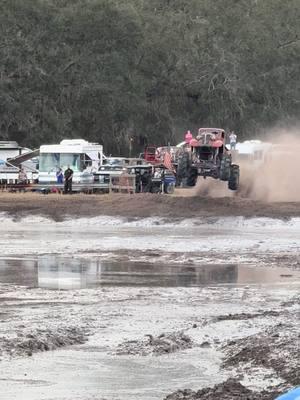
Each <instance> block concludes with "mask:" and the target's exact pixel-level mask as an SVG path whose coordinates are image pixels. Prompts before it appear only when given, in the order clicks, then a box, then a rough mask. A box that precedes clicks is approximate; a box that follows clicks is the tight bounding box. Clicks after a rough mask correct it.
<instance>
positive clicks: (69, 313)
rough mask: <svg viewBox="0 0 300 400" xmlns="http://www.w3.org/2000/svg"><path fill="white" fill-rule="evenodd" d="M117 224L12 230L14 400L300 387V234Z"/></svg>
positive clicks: (4, 334)
mask: <svg viewBox="0 0 300 400" xmlns="http://www.w3.org/2000/svg"><path fill="white" fill-rule="evenodd" d="M41 201H43V200H41ZM47 201H48V200H47ZM3 221H4V222H3ZM105 221H106V222H107V220H105ZM105 221H104V222H103V221H102V222H101V221H100V220H95V221H92V222H93V224H91V221H79V222H78V223H76V221H75V220H74V221H70V222H66V224H65V222H64V223H63V225H59V224H54V223H53V222H52V224H50V223H49V222H47V221H45V220H43V219H37V220H36V221H35V222H34V221H32V220H31V219H30V220H22V219H21V220H19V221H17V222H12V221H7V220H2V222H3V224H2V225H1V227H0V230H1V237H0V244H1V246H2V249H4V250H3V252H2V256H1V258H0V321H1V323H0V392H1V396H2V397H3V398H4V399H5V400H53V399H55V400H90V399H93V400H95V399H97V400H99V399H106V400H121V399H122V400H140V399H143V400H162V399H168V400H177V399H178V400H179V399H186V400H187V399H188V400H195V399H209V400H211V399H214V400H215V399H222V400H223V399H225V400H229V399H230V400H232V399H233V400H234V399H241V400H244V399H248V400H252V399H258V400H269V399H270V400H271V399H272V400H273V399H274V398H275V397H276V395H277V394H278V393H282V392H284V391H285V390H286V389H288V388H290V387H292V386H293V385H295V384H297V383H299V376H298V371H299V370H300V366H299V357H298V350H299V309H300V304H299V290H300V275H299V274H300V270H299V266H300V264H299V248H300V247H299V244H300V236H299V226H298V225H297V223H296V222H292V223H291V224H289V223H288V222H285V221H280V223H279V222H276V223H275V225H272V222H270V221H269V220H267V221H265V220H263V221H251V220H250V222H249V224H250V225H249V224H248V221H246V222H245V220H240V219H239V220H233V221H229V223H230V224H231V225H230V227H229V228H228V225H226V226H223V225H222V224H223V223H224V221H223V220H218V219H213V220H211V221H210V222H209V223H207V220H205V223H203V225H201V221H200V220H199V221H198V222H199V224H200V225H199V226H196V227H195V226H191V225H189V224H187V225H182V226H180V224H179V226H177V223H174V221H173V223H172V224H171V225H169V226H168V225H167V223H166V222H163V221H162V220H159V221H158V222H159V224H162V226H158V227H156V226H154V225H155V224H153V221H152V222H151V224H150V225H149V226H148V225H147V226H146V225H145V223H144V222H143V224H142V225H141V226H139V225H138V223H139V221H137V225H130V224H129V225H128V224H127V225H126V224H122V223H121V222H120V221H117V222H116V225H115V226H113V227H107V226H106V225H105V223H106V222H105ZM225 222H226V224H227V222H228V220H226V221H225ZM164 224H165V225H164ZM270 224H271V226H270ZM210 226H211V228H210ZM82 229H84V230H85V233H84V234H83V233H82V231H80V230H82ZM53 253H54V254H53Z"/></svg>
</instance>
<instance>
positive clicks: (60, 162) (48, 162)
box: [40, 153, 80, 172]
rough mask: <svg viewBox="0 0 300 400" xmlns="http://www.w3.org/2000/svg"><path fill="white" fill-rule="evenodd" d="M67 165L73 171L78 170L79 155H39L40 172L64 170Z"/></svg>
mask: <svg viewBox="0 0 300 400" xmlns="http://www.w3.org/2000/svg"><path fill="white" fill-rule="evenodd" d="M68 165H70V167H71V168H72V169H73V171H79V169H80V154H72V153H70V154H68V153H61V154H60V153H41V154H40V171H43V172H54V171H56V169H57V168H59V167H60V168H62V169H63V170H65V169H66V168H67V167H68Z"/></svg>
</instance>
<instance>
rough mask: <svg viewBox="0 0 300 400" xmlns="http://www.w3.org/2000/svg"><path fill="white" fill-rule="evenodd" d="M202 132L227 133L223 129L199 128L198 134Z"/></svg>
mask: <svg viewBox="0 0 300 400" xmlns="http://www.w3.org/2000/svg"><path fill="white" fill-rule="evenodd" d="M200 132H218V133H220V132H225V129H221V128H199V129H198V133H200Z"/></svg>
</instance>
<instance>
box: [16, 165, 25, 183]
mask: <svg viewBox="0 0 300 400" xmlns="http://www.w3.org/2000/svg"><path fill="white" fill-rule="evenodd" d="M18 183H22V184H23V185H25V184H26V183H27V175H26V172H25V171H24V169H23V168H20V171H19V176H18Z"/></svg>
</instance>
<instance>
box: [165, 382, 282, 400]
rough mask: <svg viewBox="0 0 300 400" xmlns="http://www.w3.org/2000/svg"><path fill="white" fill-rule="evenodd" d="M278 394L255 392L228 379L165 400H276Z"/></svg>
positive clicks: (175, 394)
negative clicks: (212, 385)
mask: <svg viewBox="0 0 300 400" xmlns="http://www.w3.org/2000/svg"><path fill="white" fill-rule="evenodd" d="M276 395H278V393H277V392H272V393H271V392H266V391H263V392H260V393H258V392H253V391H252V390H250V389H247V388H246V387H245V386H243V385H242V384H241V383H240V382H238V381H237V380H235V379H228V380H227V381H226V382H223V383H220V384H218V385H216V386H214V387H213V388H205V389H201V390H198V391H197V392H194V391H192V390H189V389H185V390H178V391H176V392H174V393H172V394H170V395H168V396H167V397H166V398H165V399H164V400H274V398H275V396H276Z"/></svg>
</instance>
